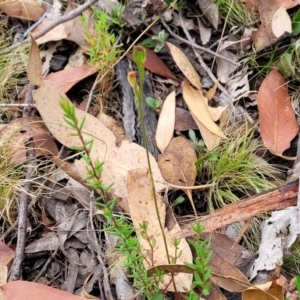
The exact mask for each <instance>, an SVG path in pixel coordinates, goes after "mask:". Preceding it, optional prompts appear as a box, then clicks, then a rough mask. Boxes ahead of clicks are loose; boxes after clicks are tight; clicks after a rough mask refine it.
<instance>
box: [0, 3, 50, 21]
mask: <svg viewBox="0 0 300 300" xmlns="http://www.w3.org/2000/svg"><path fill="white" fill-rule="evenodd" d="M0 10H1V11H3V12H4V13H5V14H7V15H8V16H10V17H12V18H17V19H21V20H26V21H27V20H29V21H37V20H39V19H40V17H41V16H42V15H43V14H44V13H45V11H46V5H45V4H44V3H43V2H39V1H37V0H22V1H20V0H13V1H5V0H1V1H0Z"/></svg>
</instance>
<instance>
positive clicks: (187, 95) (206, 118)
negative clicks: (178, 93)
mask: <svg viewBox="0 0 300 300" xmlns="http://www.w3.org/2000/svg"><path fill="white" fill-rule="evenodd" d="M182 93H183V99H184V101H185V102H186V104H187V106H188V107H189V110H190V112H191V114H192V115H193V117H194V119H195V121H196V120H198V121H200V122H201V124H203V126H205V127H206V128H207V129H208V130H209V131H211V132H212V133H214V134H215V135H217V136H220V137H223V138H225V135H224V133H223V132H222V130H220V128H219V127H218V125H217V124H216V123H215V122H214V121H213V119H212V117H211V115H210V113H209V111H208V107H207V99H206V98H205V97H204V96H203V93H202V91H201V90H196V89H195V88H193V87H192V86H191V85H190V84H189V83H188V82H187V80H184V82H183V87H182ZM196 122H197V121H196Z"/></svg>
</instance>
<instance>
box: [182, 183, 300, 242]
mask: <svg viewBox="0 0 300 300" xmlns="http://www.w3.org/2000/svg"><path fill="white" fill-rule="evenodd" d="M298 185H299V183H298V180H296V181H293V182H290V183H288V184H286V185H283V186H281V187H279V188H274V189H272V190H269V191H266V192H263V193H260V194H258V195H255V196H251V197H249V198H246V199H244V200H240V201H238V202H235V203H232V204H229V205H227V206H225V207H223V208H221V209H218V210H216V211H215V212H213V213H211V214H209V215H207V216H203V217H200V218H198V219H197V221H196V222H195V221H193V222H192V223H190V224H189V225H186V226H184V227H183V228H182V230H181V234H180V237H192V236H194V235H195V232H194V231H193V229H192V226H194V225H195V224H196V223H198V222H199V223H200V224H201V225H204V227H205V228H204V231H203V232H212V231H214V230H216V229H218V228H222V227H225V226H228V225H229V224H233V223H236V222H239V221H243V220H247V219H249V218H252V217H254V216H256V215H258V214H261V213H264V212H267V211H273V210H280V209H284V208H287V207H290V206H294V205H297V195H298Z"/></svg>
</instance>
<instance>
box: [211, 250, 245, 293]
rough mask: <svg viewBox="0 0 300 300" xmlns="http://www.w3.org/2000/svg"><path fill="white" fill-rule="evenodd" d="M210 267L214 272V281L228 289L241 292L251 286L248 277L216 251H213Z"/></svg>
mask: <svg viewBox="0 0 300 300" xmlns="http://www.w3.org/2000/svg"><path fill="white" fill-rule="evenodd" d="M210 267H211V269H212V274H213V277H212V281H213V282H214V283H215V284H216V285H218V286H219V287H222V288H224V289H225V290H227V291H230V292H233V293H240V292H243V291H244V290H245V289H247V288H248V287H249V286H250V282H249V280H248V278H247V277H246V276H245V275H244V274H243V273H242V272H241V271H240V270H238V269H237V268H236V267H235V266H233V265H232V264H231V263H229V262H228V261H227V260H226V259H224V258H222V257H221V256H219V255H218V254H217V253H216V252H213V255H212V259H211V261H210Z"/></svg>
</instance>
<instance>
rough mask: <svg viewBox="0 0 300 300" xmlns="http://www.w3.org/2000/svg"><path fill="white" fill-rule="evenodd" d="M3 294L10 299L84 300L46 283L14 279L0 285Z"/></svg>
mask: <svg viewBox="0 0 300 300" xmlns="http://www.w3.org/2000/svg"><path fill="white" fill-rule="evenodd" d="M0 291H2V293H3V295H4V296H5V297H6V299H9V300H20V299H22V300H40V299H43V300H53V299H64V300H82V299H84V298H81V297H79V296H75V295H72V294H70V293H67V292H65V291H61V290H59V289H55V288H52V287H49V286H46V285H44V284H38V283H34V282H29V281H12V282H9V283H7V284H5V285H3V286H1V287H0Z"/></svg>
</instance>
